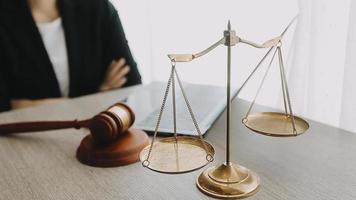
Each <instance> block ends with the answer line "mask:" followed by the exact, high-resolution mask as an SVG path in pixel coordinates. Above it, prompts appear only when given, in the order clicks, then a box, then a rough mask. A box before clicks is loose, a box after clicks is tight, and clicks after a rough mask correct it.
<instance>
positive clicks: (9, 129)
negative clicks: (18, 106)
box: [0, 120, 90, 135]
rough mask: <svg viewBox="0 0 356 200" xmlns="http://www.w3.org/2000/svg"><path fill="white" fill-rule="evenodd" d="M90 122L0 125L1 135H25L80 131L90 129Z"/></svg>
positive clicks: (43, 122)
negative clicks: (26, 133)
mask: <svg viewBox="0 0 356 200" xmlns="http://www.w3.org/2000/svg"><path fill="white" fill-rule="evenodd" d="M89 125H90V120H83V121H78V120H73V121H42V122H21V123H10V124H3V125H0V135H7V134H12V133H25V132H36V131H48V130H57V129H66V128H75V129H80V128H82V127H86V128H89Z"/></svg>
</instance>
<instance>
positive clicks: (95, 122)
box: [0, 103, 135, 144]
mask: <svg viewBox="0 0 356 200" xmlns="http://www.w3.org/2000/svg"><path fill="white" fill-rule="evenodd" d="M134 121H135V115H134V113H133V111H132V110H131V109H130V107H128V106H127V105H125V104H123V103H117V104H115V105H113V106H111V107H110V108H109V109H107V110H106V111H104V112H101V113H99V114H98V115H96V116H94V117H93V118H91V119H87V120H82V121H78V120H73V121H40V122H20V123H10V124H2V125H0V135H8V134H14V133H25V132H36V131H37V132H38V131H48V130H58V129H66V128H75V129H80V128H88V129H89V130H90V133H91V135H92V137H93V138H94V141H95V142H97V143H99V144H106V143H110V142H113V141H115V139H116V138H117V137H118V136H119V135H120V134H124V133H125V131H127V130H128V129H129V128H130V127H131V126H132V124H133V123H134Z"/></svg>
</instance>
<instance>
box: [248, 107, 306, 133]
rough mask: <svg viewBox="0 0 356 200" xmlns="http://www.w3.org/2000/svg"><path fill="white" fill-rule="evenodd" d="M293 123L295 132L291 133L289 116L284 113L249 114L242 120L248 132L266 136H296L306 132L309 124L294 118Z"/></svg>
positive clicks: (291, 127)
mask: <svg viewBox="0 0 356 200" xmlns="http://www.w3.org/2000/svg"><path fill="white" fill-rule="evenodd" d="M294 121H295V129H296V132H293V122H292V118H291V116H290V115H286V114H285V113H277V112H260V113H254V114H250V115H248V116H247V118H244V119H243V120H242V122H243V123H244V124H245V126H246V127H247V128H249V129H250V130H252V131H254V132H256V133H260V134H263V135H268V136H275V137H291V136H298V135H300V134H303V133H304V132H305V131H306V130H308V128H309V124H308V122H306V121H305V120H304V119H302V118H300V117H297V116H294Z"/></svg>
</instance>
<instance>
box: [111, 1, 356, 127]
mask: <svg viewBox="0 0 356 200" xmlns="http://www.w3.org/2000/svg"><path fill="white" fill-rule="evenodd" d="M111 2H112V3H113V4H114V5H115V7H116V8H117V10H118V12H119V15H120V18H121V21H122V24H123V26H124V29H125V32H126V37H127V39H128V41H129V45H130V47H131V50H132V52H133V54H134V56H135V58H136V61H137V63H138V66H139V69H140V72H141V74H142V76H143V81H144V83H149V82H152V81H167V79H168V76H169V69H170V61H169V59H168V57H167V54H169V53H197V52H199V51H201V50H203V49H205V48H207V47H209V46H210V45H212V44H213V43H215V42H216V41H218V40H219V39H220V38H221V37H222V36H223V35H222V34H223V31H224V30H225V29H226V26H227V22H228V20H229V19H230V20H231V23H232V29H233V30H235V31H236V32H237V35H238V36H240V37H241V38H244V39H247V40H250V41H254V42H256V43H263V42H265V41H266V40H268V39H271V38H273V37H275V36H277V35H279V34H280V33H281V32H282V30H283V29H284V28H285V27H286V26H287V24H288V23H289V22H290V20H291V19H292V18H293V17H294V16H296V15H298V20H297V21H296V23H294V25H293V26H292V27H291V28H290V29H289V31H288V32H287V34H286V35H285V36H284V39H283V47H282V50H283V53H284V61H285V67H286V70H287V75H288V83H289V89H290V92H291V100H292V106H293V108H294V111H295V113H296V114H297V115H302V116H305V117H307V118H309V119H313V120H316V121H320V122H323V123H327V124H329V125H332V126H335V127H340V128H342V129H346V130H349V131H352V132H356V123H355V121H356V114H355V112H356V104H355V102H356V91H355V89H353V87H352V86H353V85H355V84H356V66H355V65H356V58H355V56H354V55H353V54H354V53H353V52H354V49H355V48H356V41H355V39H356V34H355V31H356V30H355V23H356V22H355V19H356V7H355V4H356V2H355V1H351V0H338V1H336V0H313V1H310V0H269V1H262V0H250V1H243V0H224V1H206V0H194V1H191V0H179V1H176V0H155V1H151V0H111ZM265 52H266V50H261V49H254V48H251V47H249V46H246V45H244V44H239V45H237V46H236V47H234V48H233V51H232V73H233V75H232V80H233V85H234V86H236V87H239V86H240V85H241V83H242V82H243V81H244V80H245V79H246V77H247V76H248V74H249V73H250V72H251V70H252V69H253V68H254V67H255V65H256V64H257V62H258V61H259V60H260V59H261V58H262V56H263V55H264V53H265ZM276 61H277V60H276ZM266 63H267V62H266ZM276 64H277V62H275V63H274V65H273V67H272V69H271V71H270V73H269V75H268V77H267V79H266V83H265V84H264V86H263V88H262V90H261V93H260V94H259V96H258V98H257V103H259V104H262V105H266V106H270V107H273V108H280V109H281V108H282V93H281V87H280V76H279V71H278V68H277V65H276ZM265 67H266V65H265ZM265 67H264V68H263V70H261V71H260V72H259V73H258V74H256V76H255V77H254V78H253V79H252V80H251V82H250V83H249V84H248V85H247V86H246V87H245V89H244V90H243V92H242V93H241V94H240V98H242V99H245V100H248V101H251V100H252V99H253V97H254V95H255V93H256V91H257V88H258V85H259V81H260V80H261V78H262V75H263V71H264V69H265ZM177 69H178V71H179V72H180V74H181V78H182V79H183V80H184V81H186V82H191V83H198V84H210V85H225V84H226V48H224V47H223V46H221V47H219V48H217V49H216V50H215V51H213V52H211V53H209V54H208V55H207V56H205V57H202V58H200V59H197V60H195V61H193V62H190V63H178V65H177Z"/></svg>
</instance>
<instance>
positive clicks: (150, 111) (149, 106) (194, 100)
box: [126, 82, 235, 136]
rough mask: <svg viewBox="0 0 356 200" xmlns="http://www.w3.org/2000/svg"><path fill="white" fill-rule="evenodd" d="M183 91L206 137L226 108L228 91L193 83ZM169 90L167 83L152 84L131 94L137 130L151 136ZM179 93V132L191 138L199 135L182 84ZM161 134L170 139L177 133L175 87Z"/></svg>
mask: <svg viewBox="0 0 356 200" xmlns="http://www.w3.org/2000/svg"><path fill="white" fill-rule="evenodd" d="M183 88H184V90H185V92H186V95H187V98H188V100H189V103H190V105H191V108H192V110H193V113H194V115H195V118H196V120H197V123H198V125H199V129H200V131H201V133H202V134H203V135H204V134H205V133H206V132H207V131H208V130H209V128H210V127H211V126H212V124H213V123H214V122H215V120H216V119H217V118H218V117H219V116H220V114H221V113H222V112H223V111H224V109H225V106H226V88H225V87H222V86H213V85H199V84H191V83H184V84H183ZM165 89H166V83H163V82H152V83H150V84H148V85H145V86H143V87H142V88H140V89H138V90H137V91H135V92H134V93H132V94H131V95H129V97H128V98H127V102H126V103H127V104H128V105H129V106H130V107H131V108H132V109H133V111H134V112H135V115H136V120H135V124H134V125H133V127H134V128H138V129H142V130H145V131H147V132H148V133H151V134H152V133H154V131H155V128H156V125H157V120H158V116H159V112H160V107H161V104H162V101H163V97H164V93H165ZM175 91H176V116H177V117H176V122H177V123H176V124H177V133H178V134H180V135H188V136H189V135H198V132H197V130H196V128H195V126H194V123H193V120H192V119H191V116H190V114H189V110H188V108H187V105H186V104H185V101H184V98H183V95H182V92H181V90H180V88H179V85H178V84H176V90H175ZM234 91H235V90H234ZM232 94H233V92H232ZM158 133H159V135H167V136H169V135H172V134H173V106H172V88H170V92H169V94H168V98H167V101H166V104H165V108H164V110H163V115H162V119H161V122H160V125H159V129H158Z"/></svg>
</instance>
